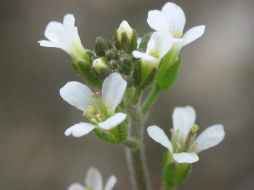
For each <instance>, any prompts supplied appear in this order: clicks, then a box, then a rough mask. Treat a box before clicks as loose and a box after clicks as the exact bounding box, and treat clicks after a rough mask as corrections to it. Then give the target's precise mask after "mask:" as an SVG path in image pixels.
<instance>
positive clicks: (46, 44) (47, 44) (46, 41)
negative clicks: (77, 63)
mask: <svg viewBox="0 0 254 190" xmlns="http://www.w3.org/2000/svg"><path fill="white" fill-rule="evenodd" d="M38 43H39V44H40V46H44V47H55V48H59V47H58V46H57V45H56V44H54V43H52V42H50V41H48V40H40V41H38Z"/></svg>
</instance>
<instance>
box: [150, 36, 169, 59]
mask: <svg viewBox="0 0 254 190" xmlns="http://www.w3.org/2000/svg"><path fill="white" fill-rule="evenodd" d="M153 38H154V40H155V42H156V46H157V48H158V49H159V54H160V59H161V58H163V57H164V56H165V55H166V54H167V53H168V52H169V50H170V49H171V47H172V45H173V43H174V42H173V39H172V38H171V37H170V35H168V34H167V33H164V32H154V36H153Z"/></svg>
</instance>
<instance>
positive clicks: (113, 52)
mask: <svg viewBox="0 0 254 190" xmlns="http://www.w3.org/2000/svg"><path fill="white" fill-rule="evenodd" d="M105 56H106V58H107V59H108V60H112V59H118V53H117V50H115V49H109V50H107V51H106V52H105Z"/></svg>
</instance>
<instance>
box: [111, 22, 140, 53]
mask: <svg viewBox="0 0 254 190" xmlns="http://www.w3.org/2000/svg"><path fill="white" fill-rule="evenodd" d="M115 46H116V48H118V49H123V50H125V51H126V52H128V53H131V52H132V51H133V50H134V49H136V47H137V35H136V32H135V31H134V30H133V28H131V27H130V25H129V24H128V22H127V21H125V20H124V21H123V22H122V23H121V24H120V26H119V28H118V29H117V30H116V34H115Z"/></svg>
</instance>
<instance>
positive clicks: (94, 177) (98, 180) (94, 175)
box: [68, 168, 117, 190]
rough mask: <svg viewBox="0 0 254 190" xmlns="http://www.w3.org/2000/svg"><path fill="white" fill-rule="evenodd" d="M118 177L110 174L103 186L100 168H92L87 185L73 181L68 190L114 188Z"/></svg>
mask: <svg viewBox="0 0 254 190" xmlns="http://www.w3.org/2000/svg"><path fill="white" fill-rule="evenodd" d="M116 181H117V179H116V177H115V176H113V175H112V176H110V177H109V179H108V180H107V182H106V184H105V188H103V180H102V176H101V173H100V171H99V170H97V169H96V168H90V169H89V170H88V172H87V175H86V178H85V186H83V185H81V184H80V183H73V184H72V185H70V187H69V188H68V190H112V189H113V187H114V186H115V184H116Z"/></svg>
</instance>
